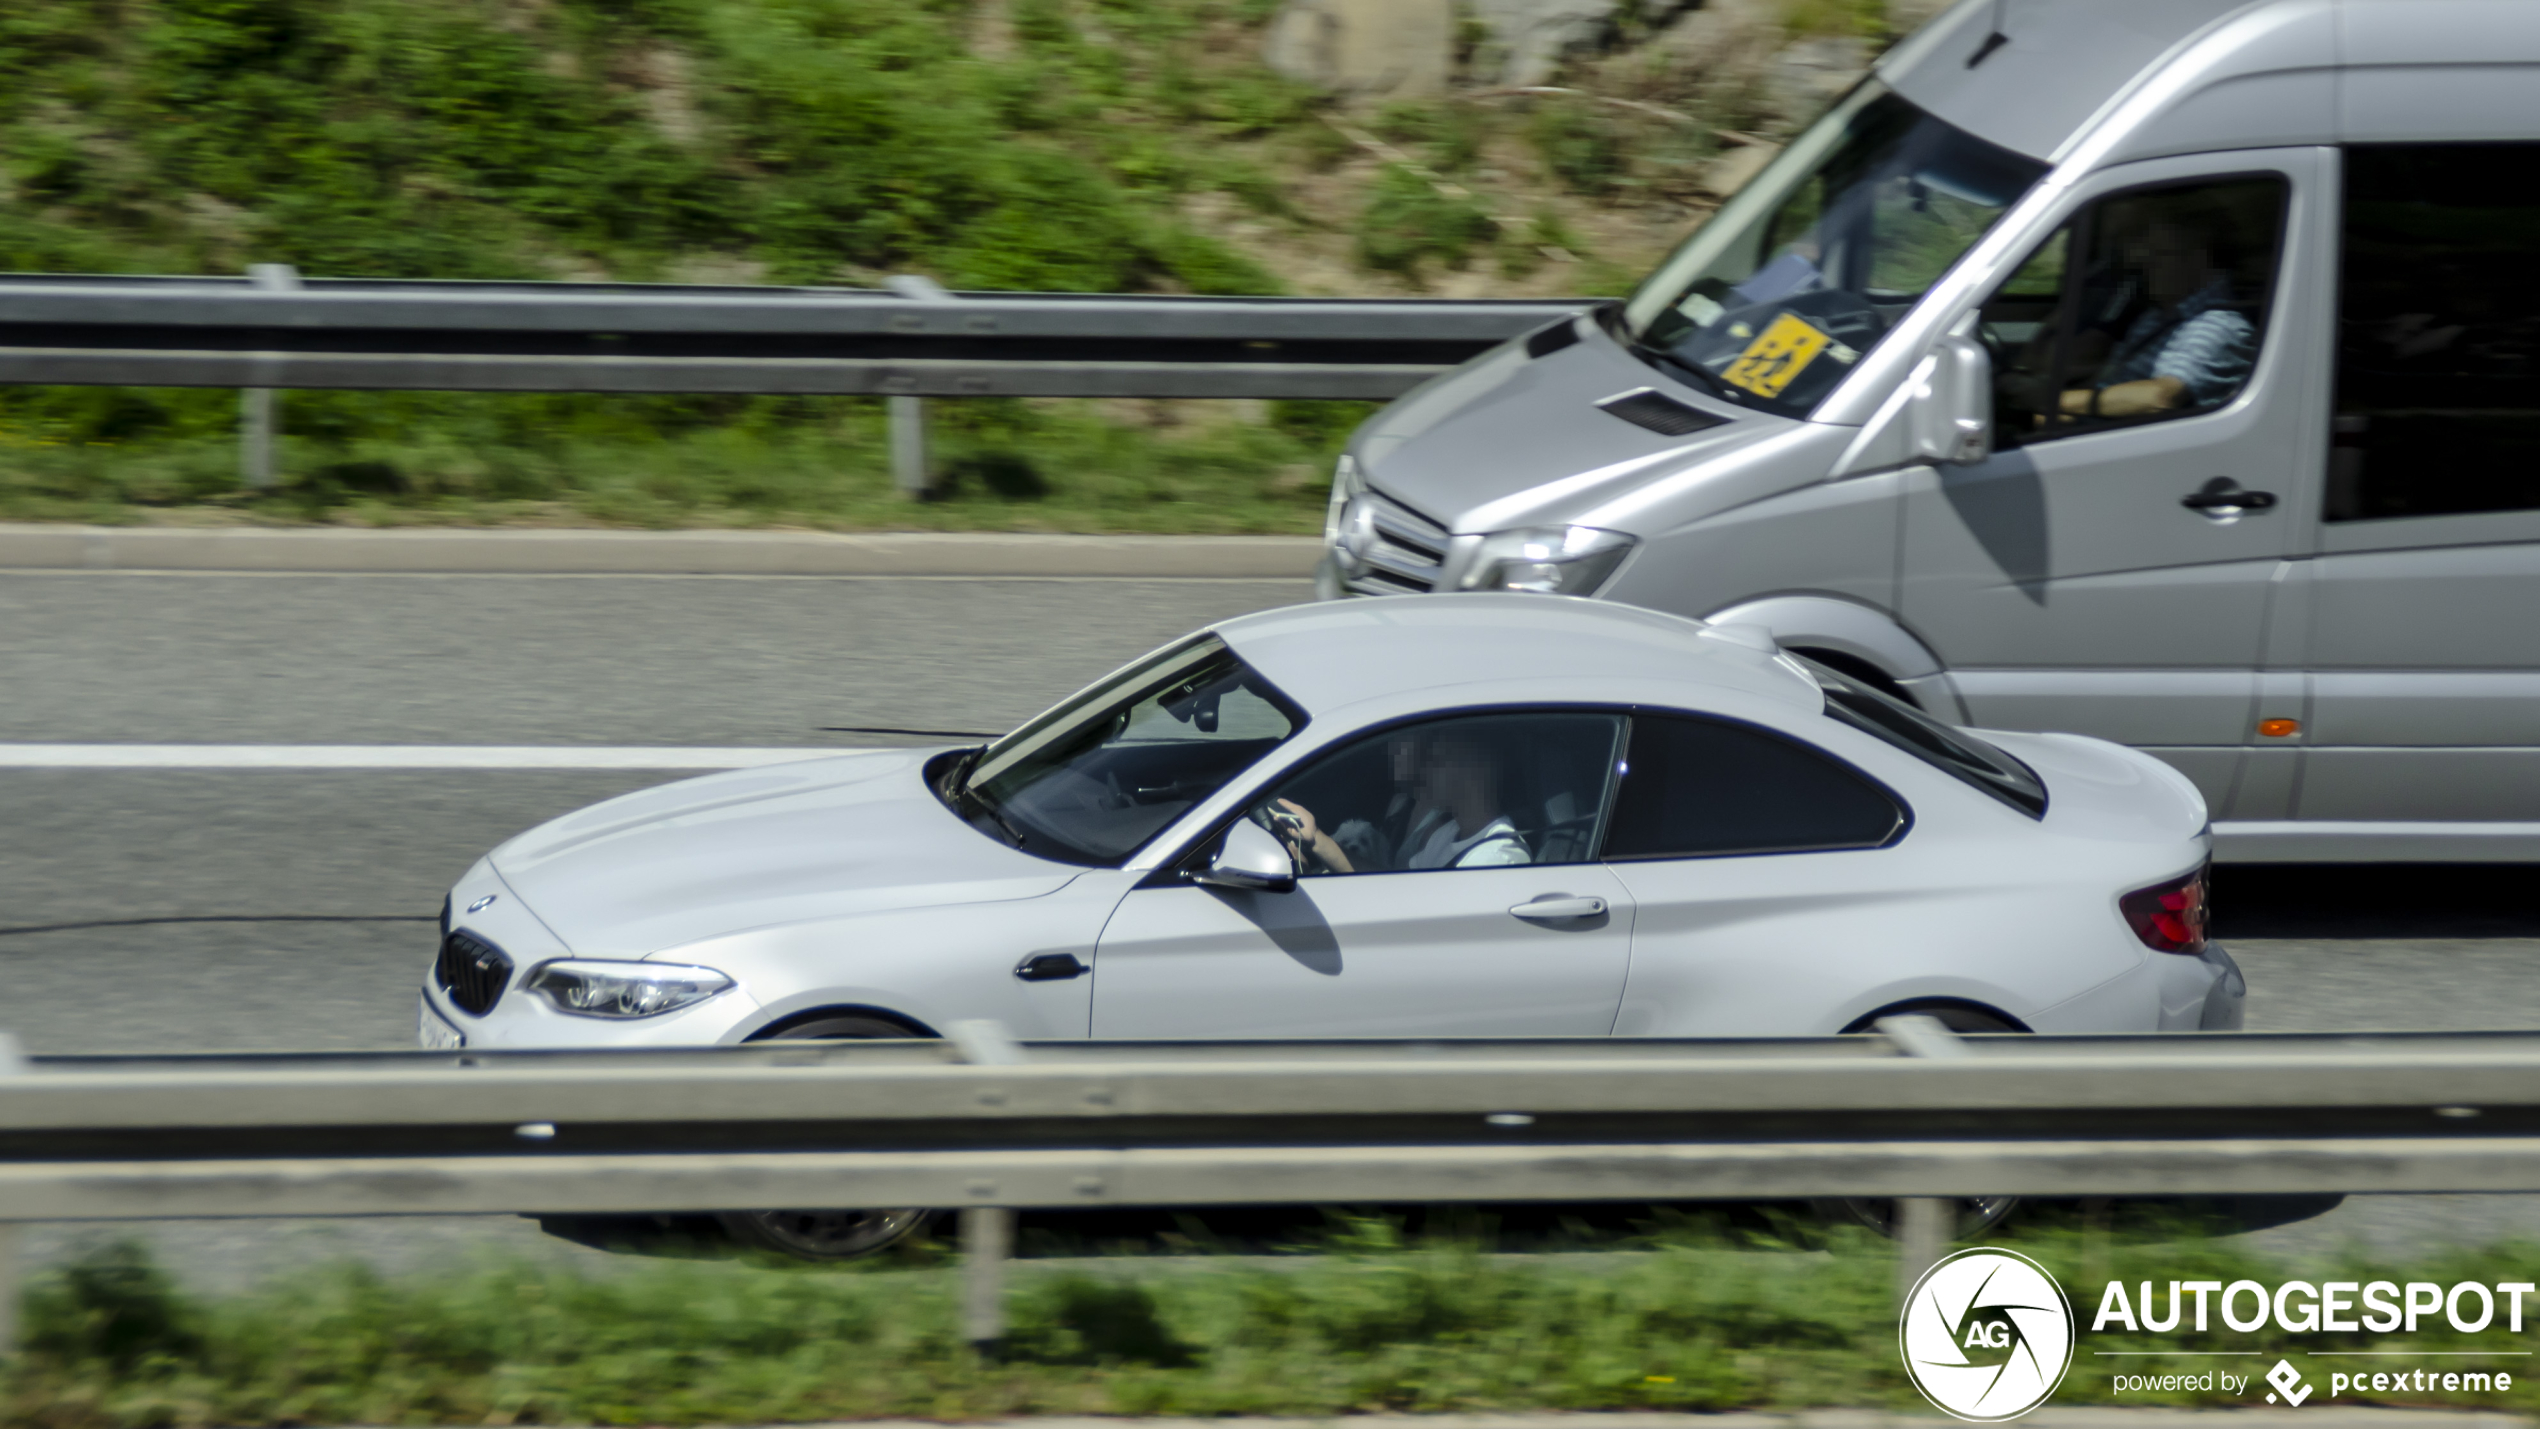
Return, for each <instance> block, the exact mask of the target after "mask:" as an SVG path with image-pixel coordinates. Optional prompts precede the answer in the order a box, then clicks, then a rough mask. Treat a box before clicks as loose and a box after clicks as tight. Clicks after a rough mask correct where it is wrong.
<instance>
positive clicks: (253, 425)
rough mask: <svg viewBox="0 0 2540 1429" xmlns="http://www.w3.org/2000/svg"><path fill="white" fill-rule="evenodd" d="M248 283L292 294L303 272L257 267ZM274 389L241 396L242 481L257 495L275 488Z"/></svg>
mask: <svg viewBox="0 0 2540 1429" xmlns="http://www.w3.org/2000/svg"><path fill="white" fill-rule="evenodd" d="M247 279H248V281H249V282H252V283H254V284H255V285H256V288H257V289H258V291H261V292H267V293H288V292H291V291H292V290H294V289H296V288H298V287H299V286H300V270H299V269H297V268H294V267H292V266H291V265H290V264H288V263H256V264H251V265H250V266H249V267H248V269H247ZM273 408H274V401H273V389H272V388H270V387H249V388H246V389H244V390H243V391H241V392H240V393H239V394H238V481H239V484H240V485H242V486H245V487H248V488H249V489H251V490H255V491H264V490H267V489H269V488H271V487H272V485H273V437H274V420H273Z"/></svg>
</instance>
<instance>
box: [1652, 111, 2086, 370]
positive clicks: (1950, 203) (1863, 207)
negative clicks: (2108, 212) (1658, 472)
mask: <svg viewBox="0 0 2540 1429" xmlns="http://www.w3.org/2000/svg"><path fill="white" fill-rule="evenodd" d="M2045 172H2046V166H2045V165H2044V164H2041V163H2039V162H2037V161H2036V160H2034V159H2031V158H2028V157H2027V156H2025V155H2022V154H2017V153H2014V152H2012V151H2011V150H2009V149H2005V148H2002V147H2001V146H1999V145H1997V144H1992V143H1988V142H1986V141H1985V140H1982V139H1979V138H1977V137H1976V136H1974V135H1973V134H1969V133H1967V132H1966V131H1965V130H1963V129H1959V128H1956V127H1954V126H1952V125H1949V124H1946V123H1943V122H1942V121H1940V120H1938V119H1935V118H1933V117H1932V116H1931V115H1929V114H1926V113H1924V112H1923V111H1922V110H1920V109H1917V108H1916V107H1914V106H1913V105H1912V104H1910V103H1908V102H1907V101H1906V100H1905V99H1904V98H1903V97H1902V96H1900V95H1898V94H1896V93H1895V92H1894V91H1892V90H1889V89H1888V88H1886V87H1885V86H1884V85H1881V84H1879V83H1878V82H1877V81H1876V80H1871V81H1867V82H1864V83H1863V84H1862V85H1861V86H1860V87H1859V88H1856V89H1854V90H1853V91H1852V93H1851V94H1850V95H1848V96H1847V97H1846V98H1845V99H1844V100H1843V102H1842V103H1841V104H1838V105H1836V106H1835V108H1834V109H1833V110H1832V111H1831V112H1829V113H1828V114H1827V115H1826V116H1825V117H1824V118H1822V119H1820V120H1818V121H1817V123H1816V124H1814V125H1812V126H1811V127H1810V128H1809V129H1808V131H1807V132H1806V133H1804V134H1802V135H1800V136H1799V138H1798V139H1796V140H1794V141H1792V143H1791V145H1790V147H1789V148H1788V149H1786V150H1784V151H1783V152H1782V153H1781V155H1780V156H1779V157H1777V158H1776V159H1774V161H1773V162H1772V164H1771V165H1770V166H1768V167H1767V168H1766V169H1765V170H1764V171H1763V172H1762V173H1761V174H1758V175H1757V176H1756V177H1755V180H1754V181H1753V182H1751V183H1749V184H1748V185H1747V186H1746V187H1745V188H1743V189H1741V190H1739V192H1738V194H1737V196H1736V197H1735V198H1733V199H1731V200H1730V201H1729V202H1728V203H1727V204H1726V205H1724V206H1722V208H1721V209H1720V211H1719V212H1718V213H1717V214H1714V215H1713V216H1712V218H1711V221H1710V222H1708V223H1706V224H1704V225H1703V226H1702V227H1701V228H1700V229H1698V230H1696V231H1695V232H1694V235H1693V237H1691V238H1690V239H1687V240H1686V241H1685V244H1684V246H1683V247H1681V248H1679V249H1677V250H1676V252H1675V253H1674V254H1673V255H1672V256H1671V257H1669V258H1668V259H1667V261H1666V262H1665V263H1663V264H1661V265H1659V268H1658V270H1657V271H1656V272H1655V273H1652V274H1651V275H1650V277H1649V279H1648V281H1646V282H1644V283H1642V284H1641V286H1640V287H1639V289H1638V290H1637V291H1635V292H1634V293H1633V294H1632V296H1631V299H1630V300H1629V301H1628V302H1627V303H1626V304H1625V305H1624V307H1623V310H1622V315H1621V323H1622V326H1623V328H1624V333H1623V336H1625V337H1626V338H1627V339H1628V340H1629V341H1630V342H1631V343H1632V345H1633V347H1634V349H1635V350H1637V351H1638V352H1640V353H1641V355H1642V356H1643V357H1645V358H1647V359H1648V360H1650V361H1651V362H1653V363H1655V364H1657V365H1658V366H1660V367H1662V368H1665V369H1669V370H1673V371H1677V372H1681V373H1684V374H1686V375H1687V376H1688V377H1689V378H1690V379H1691V380H1693V381H1694V382H1696V383H1697V384H1699V385H1701V386H1705V387H1708V388H1709V389H1710V390H1712V391H1713V392H1715V393H1717V394H1718V395H1720V396H1723V397H1727V398H1729V399H1731V400H1733V401H1737V402H1741V403H1744V404H1745V405H1748V406H1753V407H1761V408H1764V409H1765V410H1768V411H1775V412H1780V413H1782V414H1783V415H1786V416H1794V417H1798V416H1805V415H1807V413H1808V412H1809V411H1810V410H1811V409H1812V408H1814V407H1815V406H1816V405H1817V402H1818V400H1819V399H1820V398H1823V397H1824V396H1825V395H1826V394H1827V393H1828V392H1830V391H1832V390H1834V385H1835V384H1836V383H1837V382H1839V381H1841V380H1842V379H1843V374H1844V373H1845V372H1846V371H1848V370H1850V368H1851V367H1852V365H1853V364H1854V363H1856V362H1858V361H1860V360H1861V355H1862V354H1863V353H1865V352H1868V351H1869V350H1870V349H1871V348H1872V347H1874V346H1876V345H1877V343H1878V341H1879V339H1880V338H1882V337H1884V336H1886V335H1887V331H1888V329H1889V328H1890V327H1892V326H1893V325H1894V324H1895V322H1896V320H1897V318H1898V317H1900V316H1902V315H1903V314H1904V312H1905V311H1906V309H1908V308H1910V307H1912V306H1913V305H1914V302H1915V300H1917V299H1919V298H1920V297H1922V295H1923V293H1924V291H1925V290H1926V289H1928V288H1929V287H1930V286H1931V285H1932V282H1933V281H1934V280H1935V279H1937V278H1939V277H1940V275H1941V274H1942V273H1945V272H1947V271H1948V269H1949V267H1950V265H1951V264H1953V263H1955V262H1957V261H1958V258H1959V256H1960V255H1961V254H1964V253H1965V252H1966V251H1967V250H1968V249H1969V248H1971V247H1973V246H1975V242H1976V240H1977V239H1979V238H1981V237H1983V236H1984V232H1985V230H1986V229H1988V228H1991V227H1992V226H1993V223H1994V220H1996V219H1998V218H2000V217H2001V216H2002V212H2003V210H2004V209H2007V208H2009V207H2010V206H2011V204H2012V203H2014V202H2015V201H2017V200H2018V199H2019V197H2020V195H2022V194H2024V193H2027V192H2028V191H2029V189H2030V187H2031V186H2032V185H2034V184H2035V183H2036V182H2037V180H2038V179H2039V178H2040V177H2041V176H2043V175H2044V174H2045Z"/></svg>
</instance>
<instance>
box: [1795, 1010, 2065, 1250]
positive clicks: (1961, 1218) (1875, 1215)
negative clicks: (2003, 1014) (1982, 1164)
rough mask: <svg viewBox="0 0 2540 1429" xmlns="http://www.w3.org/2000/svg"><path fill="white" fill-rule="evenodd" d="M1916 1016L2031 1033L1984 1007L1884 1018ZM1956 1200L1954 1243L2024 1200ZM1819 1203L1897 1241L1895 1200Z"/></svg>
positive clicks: (1845, 1220) (1827, 1212)
mask: <svg viewBox="0 0 2540 1429" xmlns="http://www.w3.org/2000/svg"><path fill="white" fill-rule="evenodd" d="M1914 1014H1919V1015H1921V1016H1924V1017H1933V1018H1938V1019H1939V1021H1940V1025H1941V1026H1943V1027H1946V1028H1948V1029H1949V1030H1950V1031H1952V1032H2025V1031H2027V1030H2028V1029H2027V1028H2024V1027H2014V1026H2012V1025H2011V1024H2010V1023H2009V1022H2007V1021H2005V1020H2003V1019H2002V1018H1999V1017H1996V1016H1994V1015H1993V1014H1992V1013H1990V1012H1986V1011H1984V1010H1983V1009H1981V1008H1975V1007H1955V1006H1950V1005H1947V1004H1943V1005H1941V1006H1937V1007H1905V1008H1899V1009H1897V1010H1896V1011H1895V1012H1892V1013H1882V1014H1880V1015H1881V1016H1889V1017H1894V1016H1904V1015H1914ZM1845 1030H1847V1031H1852V1032H1867V1031H1870V1030H1871V1028H1870V1025H1869V1024H1868V1023H1866V1022H1865V1023H1863V1024H1862V1025H1860V1026H1856V1027H1851V1028H1847V1029H1845ZM1955 1200H1956V1201H1957V1205H1958V1224H1957V1226H1956V1227H1955V1228H1954V1229H1953V1230H1952V1231H1951V1232H1950V1239H1952V1240H1965V1239H1966V1238H1967V1237H1969V1236H1974V1235H1981V1234H1983V1233H1984V1232H1986V1231H1989V1230H1991V1229H1993V1228H1994V1227H1995V1226H1998V1225H2000V1224H2002V1223H2003V1222H2004V1221H2006V1220H2009V1219H2010V1218H2011V1212H2012V1211H2014V1210H2016V1209H2018V1207H2019V1204H2020V1198H2019V1197H2017V1196H1959V1197H1956V1198H1955ZM1815 1204H1816V1207H1817V1214H1818V1215H1819V1216H1821V1217H1823V1218H1825V1219H1826V1220H1828V1221H1831V1222H1834V1223H1835V1224H1838V1225H1855V1226H1867V1227H1869V1228H1870V1229H1871V1230H1874V1231H1877V1232H1878V1233H1879V1234H1880V1235H1883V1236H1886V1237H1887V1238H1888V1239H1890V1240H1894V1239H1895V1238H1896V1200H1895V1198H1894V1197H1890V1196H1832V1197H1827V1198H1825V1199H1823V1200H1820V1201H1817V1202H1816V1203H1815Z"/></svg>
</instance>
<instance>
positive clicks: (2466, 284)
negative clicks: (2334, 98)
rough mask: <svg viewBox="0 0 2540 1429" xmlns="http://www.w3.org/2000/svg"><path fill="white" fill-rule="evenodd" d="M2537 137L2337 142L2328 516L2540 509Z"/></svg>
mask: <svg viewBox="0 0 2540 1429" xmlns="http://www.w3.org/2000/svg"><path fill="white" fill-rule="evenodd" d="M2536 254H2540V144H2387V145H2380V144H2376V145H2359V146H2357V147H2354V148H2350V149H2348V150H2347V151H2346V213H2345V243H2344V255H2343V258H2342V260H2341V265H2340V268H2339V272H2338V282H2337V407H2336V416H2335V417H2334V419H2333V420H2334V422H2335V427H2334V437H2333V445H2332V447H2331V449H2330V457H2329V476H2328V507H2327V512H2326V514H2327V517H2328V519H2329V520H2331V521H2369V520H2375V519H2379V518H2386V517H2394V516H2437V515H2445V514H2457V513H2462V512H2472V511H2530V510H2534V509H2540V262H2535V257H2534V255H2536Z"/></svg>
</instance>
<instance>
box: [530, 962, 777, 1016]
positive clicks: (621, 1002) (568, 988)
mask: <svg viewBox="0 0 2540 1429" xmlns="http://www.w3.org/2000/svg"><path fill="white" fill-rule="evenodd" d="M526 986H527V987H528V988H529V990H530V991H532V992H535V993H537V994H539V995H540V996H542V997H544V998H546V999H547V1001H549V1002H551V1003H553V1004H555V1008H556V1011H558V1012H569V1013H572V1014H573V1015H574V1016H576V1017H620V1018H625V1017H658V1016H660V1015H661V1014H663V1013H665V1012H677V1011H678V1010H679V1009H681V1008H683V1007H694V1006H696V1005H697V1004H698V1003H700V1002H703V1001H705V1000H706V999H707V998H709V997H712V996H714V995H715V994H716V993H719V992H722V991H724V990H725V989H726V988H729V987H731V986H732V979H730V978H728V977H725V976H724V975H723V974H721V973H719V972H716V971H715V970H714V969H712V968H697V967H682V966H680V965H679V964H676V963H620V962H604V961H601V960H600V959H597V958H561V959H558V960H557V961H555V962H552V963H541V964H539V965H538V967H537V968H536V969H535V970H533V971H532V972H531V973H530V974H529V981H528V983H527V984H526Z"/></svg>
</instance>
